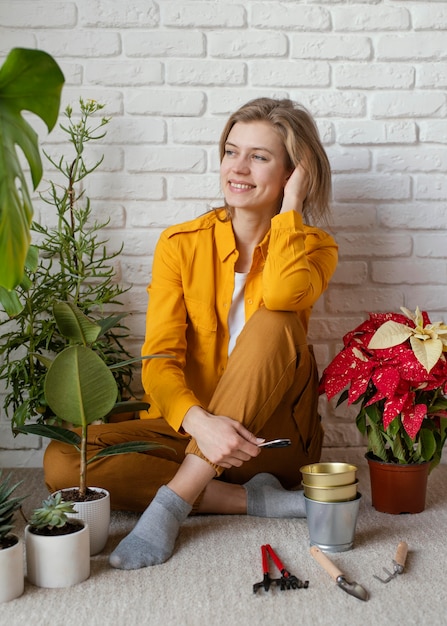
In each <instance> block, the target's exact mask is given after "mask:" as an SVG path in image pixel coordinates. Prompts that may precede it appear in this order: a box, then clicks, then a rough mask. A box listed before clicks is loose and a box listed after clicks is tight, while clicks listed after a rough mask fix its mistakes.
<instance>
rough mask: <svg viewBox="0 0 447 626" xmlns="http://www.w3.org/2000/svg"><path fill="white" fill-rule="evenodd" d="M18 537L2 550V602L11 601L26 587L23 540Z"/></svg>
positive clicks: (0, 577)
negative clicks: (13, 542)
mask: <svg viewBox="0 0 447 626" xmlns="http://www.w3.org/2000/svg"><path fill="white" fill-rule="evenodd" d="M13 536H14V537H15V538H16V539H17V543H15V544H14V545H13V546H11V547H10V548H4V549H3V550H0V602H9V600H14V598H18V597H19V596H21V595H22V593H23V589H24V587H25V571H24V566H23V541H22V540H21V539H19V538H18V537H16V536H15V535H13Z"/></svg>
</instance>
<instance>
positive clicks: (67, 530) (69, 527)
mask: <svg viewBox="0 0 447 626" xmlns="http://www.w3.org/2000/svg"><path fill="white" fill-rule="evenodd" d="M81 528H83V526H81V525H80V524H79V523H78V522H66V523H65V524H64V525H63V526H62V527H61V528H34V527H33V526H30V531H31V532H32V533H33V535H40V536H41V537H59V536H60V535H71V534H72V533H77V532H78V531H79V530H81Z"/></svg>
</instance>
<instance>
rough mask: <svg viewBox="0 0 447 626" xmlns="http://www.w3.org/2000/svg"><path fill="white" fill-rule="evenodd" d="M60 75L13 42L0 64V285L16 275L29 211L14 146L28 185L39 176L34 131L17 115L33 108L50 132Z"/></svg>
mask: <svg viewBox="0 0 447 626" xmlns="http://www.w3.org/2000/svg"><path fill="white" fill-rule="evenodd" d="M63 84H64V75H63V73H62V71H61V69H60V68H59V66H58V64H57V63H56V61H55V60H54V59H53V57H51V56H50V55H49V54H47V53H46V52H43V51H42V50H30V49H26V48H14V49H13V50H11V52H10V53H9V54H8V56H7V58H6V60H5V62H4V63H3V65H2V66H1V68H0V285H1V286H3V287H5V289H8V290H11V289H14V288H15V287H16V286H17V285H18V284H19V283H20V281H21V280H22V276H23V270H24V265H25V258H26V254H27V250H28V247H29V243H30V225H31V219H32V215H33V209H32V204H31V197H30V193H29V190H28V184H27V180H26V177H25V174H24V172H23V169H22V165H21V162H20V158H19V155H18V153H17V148H16V147H19V148H20V150H21V152H22V153H23V155H24V156H25V159H26V160H27V162H28V165H29V168H30V172H31V179H32V183H33V188H34V189H35V188H36V187H37V185H38V184H39V182H40V179H41V178H42V161H41V158H40V154H39V146H38V137H37V134H36V133H35V131H34V130H33V129H32V127H31V126H30V125H29V123H28V122H27V121H26V120H25V119H24V117H23V116H22V111H30V112H31V113H34V114H35V115H37V116H38V117H40V119H41V120H42V121H43V122H44V123H45V124H46V126H47V129H48V132H50V131H51V130H52V129H53V127H54V125H55V124H56V121H57V117H58V114H59V106H60V97H61V91H62V86H63Z"/></svg>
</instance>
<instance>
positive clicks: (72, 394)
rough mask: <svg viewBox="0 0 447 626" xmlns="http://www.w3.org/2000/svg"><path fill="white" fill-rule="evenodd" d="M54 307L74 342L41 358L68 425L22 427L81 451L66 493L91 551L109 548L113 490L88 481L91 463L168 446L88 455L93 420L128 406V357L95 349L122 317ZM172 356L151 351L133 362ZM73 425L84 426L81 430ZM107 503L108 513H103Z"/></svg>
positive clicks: (53, 402) (50, 393)
mask: <svg viewBox="0 0 447 626" xmlns="http://www.w3.org/2000/svg"><path fill="white" fill-rule="evenodd" d="M53 310H54V316H55V319H56V323H57V326H58V328H59V331H60V332H61V334H62V335H63V336H65V337H66V338H67V339H68V340H69V345H68V346H67V347H66V348H64V349H63V350H62V351H61V352H60V353H59V354H58V355H57V356H56V357H55V358H54V359H53V360H49V359H46V358H42V357H40V358H42V360H43V361H44V362H45V364H46V365H47V367H48V371H47V375H46V378H45V385H44V391H45V397H46V401H47V402H48V405H49V406H50V407H51V409H52V410H53V411H54V414H55V415H56V416H57V418H58V419H59V420H60V422H61V423H62V424H64V423H65V424H67V425H68V427H67V426H65V425H60V424H38V423H37V424H25V425H23V426H22V427H20V428H18V429H17V432H19V433H27V434H34V435H39V436H42V437H48V438H50V439H53V440H56V441H60V442H63V443H67V444H70V445H72V446H75V448H76V449H77V450H78V451H79V467H80V471H79V485H78V486H74V487H73V488H70V489H69V490H63V492H62V495H63V497H64V499H65V500H70V501H74V502H75V507H76V511H77V515H78V516H79V517H80V518H82V519H84V520H86V521H87V522H88V524H89V527H90V542H91V546H90V548H91V553H92V554H97V553H98V552H100V551H101V550H102V549H103V548H104V546H105V543H106V541H107V537H108V527H109V521H110V494H109V493H108V492H107V491H106V490H105V489H102V488H101V487H100V486H97V487H93V486H90V485H88V476H87V468H88V466H89V464H91V463H93V462H95V461H96V460H97V459H99V458H104V457H107V456H111V455H117V454H127V453H129V452H145V451H147V450H151V449H154V448H159V447H163V446H161V445H160V444H158V443H152V442H147V441H134V442H125V443H122V444H116V445H113V446H109V447H107V448H104V449H103V450H101V451H99V452H98V453H96V454H95V455H94V456H92V457H90V458H88V456H87V435H88V427H89V425H90V424H91V423H93V422H96V421H104V419H105V418H106V416H107V415H109V414H110V413H111V412H113V411H120V410H122V409H123V403H117V402H116V399H117V397H118V388H117V383H116V380H115V378H114V377H113V375H112V372H111V370H112V368H117V367H121V366H125V365H126V364H128V361H126V362H122V363H115V364H113V365H106V363H105V362H104V360H103V359H102V358H101V356H100V354H98V353H97V352H96V350H95V345H96V342H97V341H98V339H99V338H100V337H101V335H102V333H104V332H106V330H107V329H108V328H111V327H112V326H113V325H114V324H116V322H117V320H118V319H121V317H122V316H121V315H119V316H110V317H107V318H103V319H96V320H92V319H90V318H89V317H87V316H86V315H84V313H82V311H81V310H80V309H79V308H78V307H77V306H76V305H74V304H73V303H71V302H56V303H55V304H54V307H53ZM166 357H169V355H167V354H160V355H149V356H147V357H138V358H134V359H132V361H139V360H141V359H142V358H166ZM124 404H125V406H126V408H127V410H133V411H138V410H143V409H147V408H148V406H149V405H148V404H147V403H144V402H138V401H135V402H132V401H126V402H125V403H124ZM73 427H79V429H80V433H79V432H76V431H75V430H73ZM103 508H104V515H102V513H100V510H102V509H103ZM101 518H103V522H102V523H100V519H101Z"/></svg>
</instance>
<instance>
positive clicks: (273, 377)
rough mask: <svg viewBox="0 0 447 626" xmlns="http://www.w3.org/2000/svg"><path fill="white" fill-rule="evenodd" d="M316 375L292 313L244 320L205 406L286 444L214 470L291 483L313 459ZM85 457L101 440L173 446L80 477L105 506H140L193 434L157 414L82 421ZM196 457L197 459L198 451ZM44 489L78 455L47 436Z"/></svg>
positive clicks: (73, 479) (189, 449)
mask: <svg viewBox="0 0 447 626" xmlns="http://www.w3.org/2000/svg"><path fill="white" fill-rule="evenodd" d="M317 403H318V373H317V368H316V363H315V359H314V356H313V352H312V349H311V347H309V346H308V345H307V342H306V335H305V332H304V329H303V327H302V325H301V322H300V321H299V319H298V316H297V315H296V314H295V313H288V312H281V311H269V310H267V309H265V308H263V309H260V310H259V311H257V312H256V313H255V314H254V315H253V316H252V317H251V318H250V320H249V321H248V322H247V324H246V325H245V327H244V329H243V331H242V333H241V334H240V336H239V338H238V341H237V343H236V346H235V348H234V350H233V352H232V354H231V356H230V358H229V360H228V365H227V369H226V370H225V372H224V374H223V376H222V378H221V379H220V381H219V383H218V385H217V387H216V390H215V392H214V395H213V397H212V399H211V402H210V404H209V406H208V407H206V408H207V410H208V411H210V412H211V413H213V414H215V415H226V416H228V417H231V418H232V419H235V420H237V421H239V422H242V424H244V426H246V428H248V430H250V431H251V432H252V433H253V434H255V435H257V436H259V437H264V438H265V439H277V438H280V437H288V438H290V439H291V440H292V445H291V446H289V447H287V448H277V449H274V448H273V449H264V450H262V452H261V453H260V454H259V455H258V456H257V457H256V458H254V459H251V460H250V461H247V462H246V463H244V464H243V465H242V466H241V467H233V468H231V469H226V470H222V468H218V467H216V474H217V475H218V476H220V479H221V480H224V481H226V482H230V483H235V484H243V483H244V482H246V481H247V480H249V479H250V478H251V477H252V476H254V475H255V474H258V473H260V472H269V473H271V474H274V475H275V476H276V477H277V478H278V479H279V480H280V481H281V483H282V484H283V486H284V487H285V488H292V487H295V486H298V485H299V484H300V481H301V474H300V471H299V470H300V467H301V466H302V465H305V464H307V463H314V462H316V461H318V460H319V458H320V454H321V446H322V441H323V429H322V426H321V423H320V417H319V415H318V410H317ZM88 430H89V437H88V439H89V441H88V455H89V456H92V455H93V454H94V453H95V452H97V451H98V450H99V449H101V448H104V447H106V446H109V445H112V444H116V443H120V442H125V441H134V440H143V441H156V442H157V443H162V444H165V445H167V446H170V447H171V448H173V449H174V450H167V449H163V448H161V449H155V450H153V451H149V452H145V453H131V454H125V455H120V456H112V457H107V458H104V459H98V460H97V461H94V462H93V463H92V464H90V465H89V467H88V476H87V482H88V485H90V486H100V487H104V488H105V489H108V490H109V491H110V493H111V501H112V508H114V509H123V510H129V511H143V510H144V509H145V508H146V507H147V506H148V504H149V502H150V501H151V500H152V498H153V497H154V496H155V494H156V492H157V490H158V489H159V488H160V486H161V485H164V484H166V483H168V482H169V481H170V480H171V479H172V477H173V476H174V475H175V473H176V472H177V470H178V468H179V465H180V464H181V463H182V461H183V459H184V457H185V454H188V453H191V454H197V455H199V456H202V455H201V452H200V450H199V448H198V447H197V444H196V443H195V441H194V440H192V439H191V438H190V437H189V436H187V435H181V434H179V433H177V432H176V431H174V430H173V429H172V428H171V427H170V426H169V425H168V424H167V423H166V422H165V420H163V419H137V420H129V421H125V422H119V423H110V424H101V425H93V426H89V429H88ZM202 458H203V457H202ZM44 470H45V481H46V484H47V486H48V488H49V489H50V491H55V490H57V489H61V488H63V487H71V486H76V485H77V484H79V453H78V452H77V451H76V450H75V449H74V448H73V447H72V446H70V445H68V444H63V443H59V442H55V441H53V442H51V443H50V445H49V446H48V448H47V450H46V453H45V457H44Z"/></svg>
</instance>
